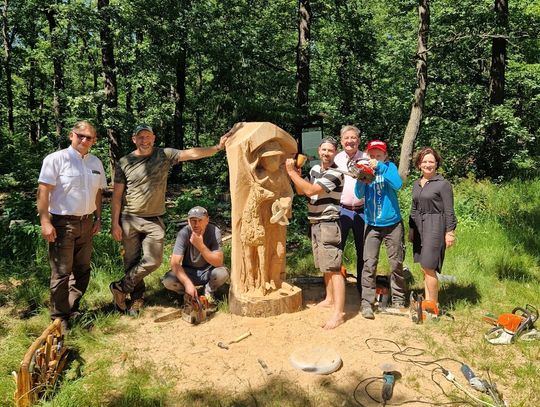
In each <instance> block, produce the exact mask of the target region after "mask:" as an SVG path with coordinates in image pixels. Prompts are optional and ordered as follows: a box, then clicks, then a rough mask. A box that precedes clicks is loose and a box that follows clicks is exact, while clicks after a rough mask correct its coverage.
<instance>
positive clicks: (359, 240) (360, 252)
mask: <svg viewBox="0 0 540 407" xmlns="http://www.w3.org/2000/svg"><path fill="white" fill-rule="evenodd" d="M339 220H340V222H341V244H342V249H343V251H345V244H346V243H347V236H348V235H349V231H350V230H351V229H352V232H353V236H354V247H355V248H356V288H357V289H358V292H359V293H360V294H362V269H363V268H364V227H365V224H364V209H363V208H362V209H356V210H354V211H352V210H349V209H347V208H343V207H342V208H341V211H340V215H339Z"/></svg>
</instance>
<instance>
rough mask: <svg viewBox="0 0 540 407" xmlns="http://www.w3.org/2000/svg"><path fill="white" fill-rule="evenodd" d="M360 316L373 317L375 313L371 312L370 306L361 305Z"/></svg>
mask: <svg viewBox="0 0 540 407" xmlns="http://www.w3.org/2000/svg"><path fill="white" fill-rule="evenodd" d="M362 316H363V317H364V318H365V319H375V314H374V313H373V310H372V309H371V307H362Z"/></svg>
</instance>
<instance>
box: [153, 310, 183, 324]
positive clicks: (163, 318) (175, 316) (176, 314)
mask: <svg viewBox="0 0 540 407" xmlns="http://www.w3.org/2000/svg"><path fill="white" fill-rule="evenodd" d="M178 318H182V310H178V311H173V312H170V313H168V314H165V315H163V316H161V317H159V318H156V319H154V322H157V323H159V322H169V321H172V320H174V319H178Z"/></svg>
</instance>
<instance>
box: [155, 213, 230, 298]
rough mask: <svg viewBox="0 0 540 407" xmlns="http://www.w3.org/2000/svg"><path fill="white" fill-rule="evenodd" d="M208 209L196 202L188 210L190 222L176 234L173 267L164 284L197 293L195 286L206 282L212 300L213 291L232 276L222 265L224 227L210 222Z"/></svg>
mask: <svg viewBox="0 0 540 407" xmlns="http://www.w3.org/2000/svg"><path fill="white" fill-rule="evenodd" d="M209 220H210V218H209V217H208V211H207V210H206V209H204V208H203V207H201V206H195V207H193V208H191V209H190V210H189V212H188V225H186V226H184V227H183V228H182V229H180V232H178V235H177V236H176V243H175V244H174V249H173V253H172V256H171V269H172V271H169V272H168V273H166V274H165V277H164V278H163V285H164V286H165V288H167V289H168V290H171V291H174V292H176V293H178V294H183V293H185V294H189V295H190V296H192V297H195V296H196V295H197V289H196V288H195V286H197V285H204V286H205V287H204V294H205V295H206V297H207V298H208V300H209V302H213V298H214V297H213V295H214V292H215V291H216V290H217V289H218V288H219V287H221V286H222V285H223V284H225V282H226V281H227V279H228V278H229V272H228V271H227V269H226V268H225V267H224V265H223V250H222V248H221V231H220V230H219V228H218V227H217V226H215V225H212V224H210V223H208V222H209Z"/></svg>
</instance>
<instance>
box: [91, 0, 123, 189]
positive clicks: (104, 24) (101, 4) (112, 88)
mask: <svg viewBox="0 0 540 407" xmlns="http://www.w3.org/2000/svg"><path fill="white" fill-rule="evenodd" d="M97 7H98V11H99V15H100V18H101V27H100V30H99V37H100V40H101V64H102V67H103V78H104V81H105V82H104V86H105V105H106V107H107V114H106V115H105V117H106V121H107V119H108V120H109V121H110V120H111V119H114V117H115V116H116V110H117V107H118V94H117V87H116V63H115V60H114V43H113V35H112V31H111V27H110V25H111V18H110V14H109V0H98V2H97ZM106 126H107V138H108V140H109V160H110V163H111V167H112V168H113V169H114V165H115V164H116V163H117V162H118V160H119V159H120V157H121V156H122V144H121V139H120V134H119V132H118V130H117V129H116V128H115V124H114V123H110V122H109V123H106ZM113 179H114V178H113Z"/></svg>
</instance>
